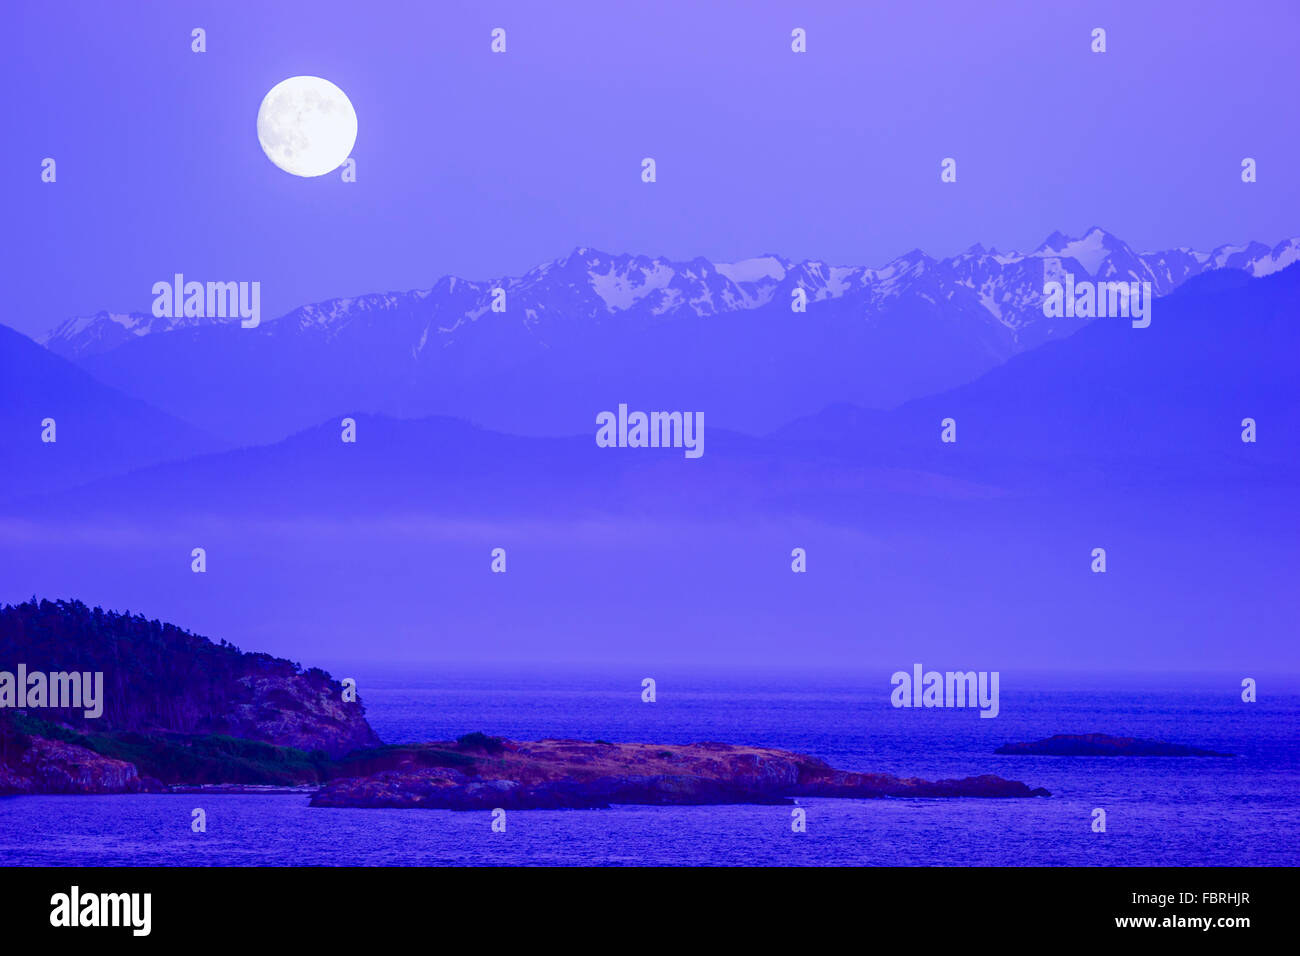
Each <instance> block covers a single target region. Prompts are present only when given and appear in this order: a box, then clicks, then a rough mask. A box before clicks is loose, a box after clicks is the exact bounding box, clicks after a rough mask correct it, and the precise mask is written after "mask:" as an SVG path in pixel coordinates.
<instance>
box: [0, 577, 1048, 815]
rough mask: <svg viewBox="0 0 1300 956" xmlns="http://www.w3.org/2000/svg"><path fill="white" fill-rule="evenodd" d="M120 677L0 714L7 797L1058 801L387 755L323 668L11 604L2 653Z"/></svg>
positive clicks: (665, 768)
mask: <svg viewBox="0 0 1300 956" xmlns="http://www.w3.org/2000/svg"><path fill="white" fill-rule="evenodd" d="M9 660H12V661H15V662H18V663H22V664H24V665H25V666H26V667H27V668H28V669H29V670H31V671H50V672H54V671H60V670H64V669H67V668H70V667H75V668H76V670H78V671H85V672H87V673H93V674H95V675H97V677H102V678H103V686H104V688H105V694H104V698H103V701H102V703H103V712H102V714H87V713H86V712H85V711H84V709H78V708H77V707H70V706H69V707H64V706H23V705H21V704H19V705H17V706H14V705H13V704H9V705H7V706H3V707H0V795H33V794H123V793H206V794H211V793H218V794H219V793H259V794H263V793H277V794H279V793H298V794H308V793H310V794H312V797H311V803H312V805H313V806H316V807H425V808H439V809H451V810H475V809H496V808H498V807H500V808H513V809H531V808H587V807H607V806H612V805H615V804H649V805H690V804H729V803H789V802H791V801H793V800H795V799H797V798H799V797H844V798H855V799H864V798H881V797H1032V796H1049V794H1048V792H1047V791H1046V790H1043V789H1041V788H1037V789H1036V788H1031V787H1029V786H1027V785H1026V784H1023V783H1020V782H1018V781H1014V780H1004V779H1002V778H1001V777H996V776H991V775H985V776H979V777H967V778H964V779H961V780H920V779H915V778H910V777H896V776H892V775H889V774H875V773H854V772H849V771H844V770H837V769H835V768H833V767H831V766H829V765H828V764H826V763H824V762H823V761H821V760H818V759H816V758H814V757H809V756H805V755H803V754H797V753H791V752H788V751H784V750H774V749H770V748H764V747H746V746H735V745H731V744H721V743H695V744H690V745H686V746H677V745H657V744H635V743H622V744H615V743H609V742H606V741H595V742H583V741H577V740H541V741H535V742H518V741H510V740H502V739H499V738H495V737H488V736H486V735H484V734H481V733H471V734H466V735H465V736H463V737H460V738H458V739H457V740H455V741H449V742H443V743H431V744H419V745H384V744H383V743H382V742H381V741H380V740H379V738H378V737H377V736H376V735H375V733H374V730H373V729H372V728H371V727H370V724H369V723H368V722H367V721H366V718H365V707H364V705H363V703H362V702H361V699H360V697H359V696H357V695H356V694H355V693H353V692H352V691H351V690H349V689H346V688H345V687H344V686H343V684H342V682H340V681H338V680H335V679H334V678H333V677H331V676H330V675H329V674H327V673H326V672H324V671H322V670H320V669H318V668H307V669H304V668H303V667H302V666H301V665H299V664H296V663H293V662H292V661H287V660H282V659H279V658H275V657H271V656H270V655H267V654H258V653H246V652H243V651H240V650H239V649H238V648H237V647H234V646H233V645H230V644H227V643H225V642H224V641H223V642H222V643H220V644H214V643H213V642H212V641H209V640H208V639H207V638H204V637H201V636H199V635H196V634H191V633H190V632H188V631H184V630H181V629H180V628H177V627H174V626H173V625H171V624H164V623H162V622H160V621H156V620H153V621H151V620H147V619H146V618H144V617H143V616H142V615H139V614H136V615H130V614H117V613H113V612H105V611H104V610H102V609H101V608H93V609H92V608H89V607H87V606H86V605H85V604H82V603H81V602H79V601H36V600H33V601H30V602H26V603H24V604H19V605H9V606H5V607H0V661H9Z"/></svg>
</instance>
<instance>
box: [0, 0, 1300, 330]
mask: <svg viewBox="0 0 1300 956" xmlns="http://www.w3.org/2000/svg"><path fill="white" fill-rule="evenodd" d="M5 19H6V20H8V21H10V23H11V24H12V23H13V22H14V21H16V22H17V27H18V29H17V31H16V33H11V34H10V36H11V41H10V44H9V47H8V49H7V50H6V55H5V58H4V61H3V63H2V64H0V78H2V79H3V83H4V88H5V90H6V91H7V96H6V99H7V104H6V105H7V106H8V107H9V114H10V115H9V117H8V121H7V122H6V123H5V124H4V125H5V131H6V138H5V148H4V149H3V151H0V164H2V165H3V175H2V176H0V181H2V182H3V183H4V187H3V189H4V203H3V206H4V209H5V212H6V220H7V222H6V225H7V227H8V229H9V230H10V234H11V236H12V239H11V241H10V243H9V244H8V249H7V250H6V255H5V261H6V272H7V274H8V276H9V277H10V278H9V281H7V282H6V290H5V291H6V298H7V299H8V308H7V309H6V310H5V313H4V314H3V315H2V316H0V321H3V322H5V323H6V324H10V325H12V326H14V327H16V328H18V329H20V330H22V331H24V332H27V333H29V334H39V333H41V332H43V331H45V330H47V329H48V328H49V327H51V326H52V325H54V324H56V323H57V322H59V321H61V320H62V319H64V318H66V317H68V316H69V315H73V314H82V313H89V312H93V311H97V310H99V309H103V308H108V309H112V310H118V311H128V310H140V311H147V310H148V308H149V306H150V302H151V295H150V292H149V290H150V287H151V285H152V283H153V282H155V281H157V280H158V279H160V278H169V277H170V276H171V275H172V274H173V273H174V272H178V271H179V272H184V273H185V274H186V275H187V276H190V277H193V278H199V279H216V278H220V279H241V280H243V279H250V280H251V279H257V280H260V281H261V282H262V284H263V300H262V308H263V312H264V314H265V315H267V316H273V315H278V314H280V313H282V312H284V311H287V310H288V309H290V308H292V307H294V306H296V305H299V304H302V303H304V302H308V301H314V300H319V299H324V298H328V297H331V296H338V295H351V294H356V293H362V292H369V291H380V290H385V289H406V288H416V287H427V286H429V285H431V284H432V283H433V282H434V280H435V279H436V278H437V277H438V276H439V275H442V274H444V273H448V272H450V273H456V274H460V275H465V276H468V277H477V278H487V277H491V276H495V275H500V274H507V273H519V272H522V271H525V270H526V269H528V268H530V267H532V266H533V265H535V264H537V263H538V262H540V261H543V260H545V259H549V258H552V257H555V256H557V255H560V254H563V253H565V252H567V251H569V250H570V249H571V248H573V247H575V246H578V245H587V246H594V247H596V248H602V249H605V250H608V251H613V252H638V253H646V254H650V255H666V256H670V257H673V258H688V257H693V256H696V255H703V256H706V257H708V258H711V259H714V260H716V261H726V260H734V259H738V258H744V257H747V256H751V255H757V254H761V253H763V252H768V251H771V252H777V253H780V254H783V255H786V256H789V257H792V258H804V257H813V258H822V259H827V260H830V261H833V262H839V263H861V264H869V265H876V264H881V263H883V262H884V261H886V260H887V259H889V258H891V257H892V256H894V255H897V254H899V253H901V252H904V251H906V250H908V249H910V248H912V247H915V246H920V247H921V248H923V249H925V250H926V251H927V252H930V253H931V254H936V255H948V254H952V253H954V252H956V251H959V250H960V249H962V248H964V247H965V246H967V245H969V244H970V243H972V242H975V241H977V240H978V241H981V242H983V243H985V244H986V245H987V244H993V245H997V246H998V247H1000V248H1004V249H1005V248H1017V247H1019V248H1025V247H1033V246H1036V245H1037V244H1038V243H1039V242H1040V241H1041V240H1042V239H1043V238H1044V237H1045V236H1046V235H1047V234H1049V233H1050V232H1052V231H1053V230H1056V229H1061V230H1064V231H1066V232H1072V233H1076V234H1077V233H1079V232H1082V231H1083V230H1084V229H1085V228H1086V227H1088V226H1090V225H1092V224H1094V223H1096V224H1099V225H1102V226H1104V227H1105V228H1107V229H1109V230H1111V231H1112V232H1114V233H1115V234H1117V235H1118V236H1120V237H1121V238H1123V239H1124V240H1126V241H1127V242H1129V243H1130V244H1132V245H1133V246H1134V247H1135V248H1139V249H1151V248H1167V247H1172V246H1181V245H1188V246H1195V247H1198V248H1200V247H1211V246H1214V245H1217V244H1220V243H1225V242H1243V241H1246V240H1248V239H1259V240H1262V241H1265V242H1269V243H1272V242H1276V241H1277V240H1279V239H1281V238H1283V237H1284V236H1291V235H1294V234H1296V233H1297V232H1300V214H1298V209H1297V206H1298V205H1300V190H1297V188H1296V178H1295V170H1296V169H1297V167H1300V132H1298V131H1297V126H1296V123H1295V117H1294V108H1293V104H1292V103H1291V100H1292V99H1293V98H1294V93H1295V89H1296V84H1297V80H1298V79H1300V6H1297V5H1296V4H1295V3H1294V2H1290V0H1283V2H1267V0H1264V2H1253V3H1240V2H1222V3H1219V2H1214V3H1188V2H1179V3H1139V4H1135V3H1131V2H1117V3H1104V2H1102V3H1099V2H1089V3H1070V2H1059V0H1058V2H1053V3H1050V4H1049V3H1038V2H1034V3H1006V2H999V3H994V4H974V3H964V2H962V3H956V2H953V3H879V4H877V3H871V4H867V3H860V2H824V3H816V4H806V3H793V2H791V3H756V2H753V0H747V2H744V3H722V2H711V3H708V4H701V3H698V2H692V3H685V2H667V0H666V2H658V3H656V4H654V5H653V6H652V7H644V6H638V7H637V8H636V12H635V13H632V12H630V9H629V8H627V7H625V6H624V5H620V4H611V3H608V2H604V3H570V2H565V3H559V4H539V3H535V2H529V3H496V2H494V3H483V2H459V3H446V2H440V3H436V4H433V3H426V4H414V3H411V4H402V5H400V6H399V5H397V4H362V5H360V6H359V5H357V4H356V3H354V2H346V3H334V2H330V0H320V2H315V3H312V4H311V5H310V7H308V6H307V5H305V4H294V5H292V6H290V5H288V4H251V3H248V4H245V3H240V4H232V3H228V2H221V3H205V4H185V5H184V7H183V8H182V7H181V5H179V4H174V3H165V2H155V3H132V4H104V3H91V2H86V3H67V2H60V0H53V2H46V3H34V2H24V3H22V4H21V6H20V7H19V9H18V10H16V11H14V10H10V11H8V12H7V13H6V16H5ZM194 26H203V27H204V28H205V29H206V30H207V31H208V52H207V53H205V54H202V55H198V54H194V53H191V52H190V49H189V42H190V41H189V32H190V29H191V28H192V27H194ZM495 26H503V27H505V28H506V29H507V30H508V31H509V52H508V53H507V54H505V55H504V56H497V55H493V54H491V53H490V52H489V31H490V29H491V28H492V27H495ZM795 26H801V27H804V28H805V29H807V31H808V36H809V52H808V53H807V54H806V55H802V56H799V55H795V54H793V53H791V52H790V49H789V35H790V30H791V29H792V28H793V27H795ZM1095 26H1103V27H1105V28H1106V29H1107V31H1108V42H1109V52H1107V53H1106V54H1104V55H1096V54H1093V53H1091V52H1090V50H1089V33H1090V31H1091V29H1092V28H1093V27H1095ZM301 73H307V74H316V75H320V76H323V77H326V78H328V79H330V80H332V81H333V82H335V83H337V84H338V85H339V86H341V87H342V88H343V89H344V91H345V92H346V93H347V94H348V96H349V97H350V98H351V100H352V102H353V104H354V106H355V107H356V110H357V113H358V117H359V124H360V133H359V137H358V140H357V145H356V148H355V150H354V152H353V155H354V156H355V157H356V159H357V162H358V167H359V168H358V172H359V182H357V183H356V184H350V185H349V184H344V183H342V182H341V181H340V180H339V178H338V176H337V175H334V174H331V175H328V176H325V177H322V178H320V179H315V180H303V179H298V178H295V177H292V176H290V175H288V174H286V173H283V172H281V171H280V170H278V169H276V168H275V167H274V166H272V165H271V163H270V162H269V161H268V160H267V159H266V157H265V156H264V155H263V154H262V151H261V149H260V148H259V146H258V142H257V137H256V134H255V126H254V123H255V118H256V114H257V108H258V105H259V103H260V101H261V98H262V96H263V94H264V93H265V92H266V91H267V90H268V89H269V88H270V87H271V86H273V85H274V84H275V83H277V82H279V81H280V80H282V79H284V78H285V77H288V76H291V75H295V74H301ZM45 156H52V157H54V158H55V159H56V160H57V161H58V164H59V166H58V173H59V181H58V183H57V184H55V185H46V184H43V183H41V182H40V180H39V172H40V168H39V166H40V162H41V160H42V158H43V157H45ZM643 156H653V157H655V158H656V160H657V162H658V164H659V182H658V183H656V184H654V185H645V184H643V183H642V182H641V181H640V177H639V173H640V160H641V158H642V157H643ZM945 156H954V157H956V158H957V160H958V164H959V165H958V182H957V184H956V185H943V184H941V183H940V182H939V177H938V172H939V161H940V159H941V158H943V157H945ZM1243 156H1252V157H1254V158H1256V159H1257V160H1258V162H1259V175H1260V181H1259V182H1258V183H1256V184H1254V185H1243V184H1242V183H1241V182H1240V180H1239V164H1240V161H1241V158H1242V157H1243Z"/></svg>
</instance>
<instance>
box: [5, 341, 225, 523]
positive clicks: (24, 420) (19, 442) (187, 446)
mask: <svg viewBox="0 0 1300 956" xmlns="http://www.w3.org/2000/svg"><path fill="white" fill-rule="evenodd" d="M47 418H52V419H54V422H55V436H56V438H57V441H55V442H53V443H45V442H42V440H41V433H42V430H43V429H42V424H41V423H42V421H44V420H45V419H47ZM0 435H3V436H4V440H3V441H0V500H4V499H6V498H12V497H16V496H18V495H22V494H30V493H32V492H36V491H41V492H47V491H54V490H58V489H60V488H67V487H70V486H72V485H76V484H80V483H82V482H85V481H90V480H93V479H95V478H99V477H101V476H104V475H110V474H116V473H121V472H124V471H128V470H130V469H132V468H138V467H142V466H144V465H151V464H154V463H156V462H159V461H164V460H166V459H169V458H188V457H192V456H194V455H197V454H201V453H203V452H207V451H212V450H215V449H217V448H220V447H222V444H221V443H219V442H218V441H217V440H216V439H214V438H213V437H212V436H210V435H208V434H207V433H205V432H203V431H201V430H200V429H197V428H195V427H193V426H191V425H188V424H186V423H185V422H182V421H180V420H179V419H176V418H174V417H172V416H171V415H169V414H167V413H165V412H160V411H158V410H157V409H156V408H153V407H151V406H150V405H148V404H147V403H146V402H143V401H141V400H140V399H138V398H131V397H129V396H127V395H124V394H122V393H121V392H119V391H117V390H115V389H113V388H110V387H108V386H106V385H103V384H101V383H100V382H98V381H97V380H96V379H95V378H93V377H92V376H91V375H89V374H88V373H87V372H85V371H84V370H82V369H80V368H78V367H77V366H75V365H73V364H72V363H71V362H69V361H67V360H66V359H63V358H60V357H59V356H58V355H55V354H54V353H52V352H50V351H49V350H47V349H44V348H41V346H39V345H37V344H36V343H35V342H33V341H32V340H31V339H29V338H27V337H26V336H24V335H21V334H19V333H18V332H15V331H14V330H13V329H10V328H7V327H5V326H2V325H0Z"/></svg>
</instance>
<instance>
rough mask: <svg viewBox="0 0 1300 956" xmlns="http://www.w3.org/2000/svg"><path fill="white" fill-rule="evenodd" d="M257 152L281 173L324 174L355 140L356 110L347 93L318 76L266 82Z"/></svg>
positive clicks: (348, 152) (338, 164)
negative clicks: (269, 83) (266, 88)
mask: <svg viewBox="0 0 1300 956" xmlns="http://www.w3.org/2000/svg"><path fill="white" fill-rule="evenodd" d="M257 139H258V142H260V143H261V144H262V152H264V153H266V157H267V159H269V160H270V161H271V162H273V163H275V165H277V166H279V167H280V168H281V169H283V170H284V171H285V172H286V173H293V174H294V175H295V176H324V175H325V174H326V173H328V172H331V171H332V170H335V169H338V168H339V166H340V165H342V163H343V161H344V160H345V159H347V158H348V154H350V153H351V152H352V147H353V145H354V144H355V143H356V141H357V113H356V110H354V109H353V108H352V103H351V102H350V101H349V100H348V98H347V95H346V94H345V93H344V92H343V91H342V90H340V89H339V88H338V87H337V86H335V85H334V84H333V83H331V82H330V81H329V80H322V79H321V78H320V77H319V76H291V77H289V79H287V80H284V81H283V82H280V83H277V84H275V86H273V87H271V92H269V93H267V94H266V96H265V98H263V100H262V106H261V108H260V109H259V110H258V111H257Z"/></svg>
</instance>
